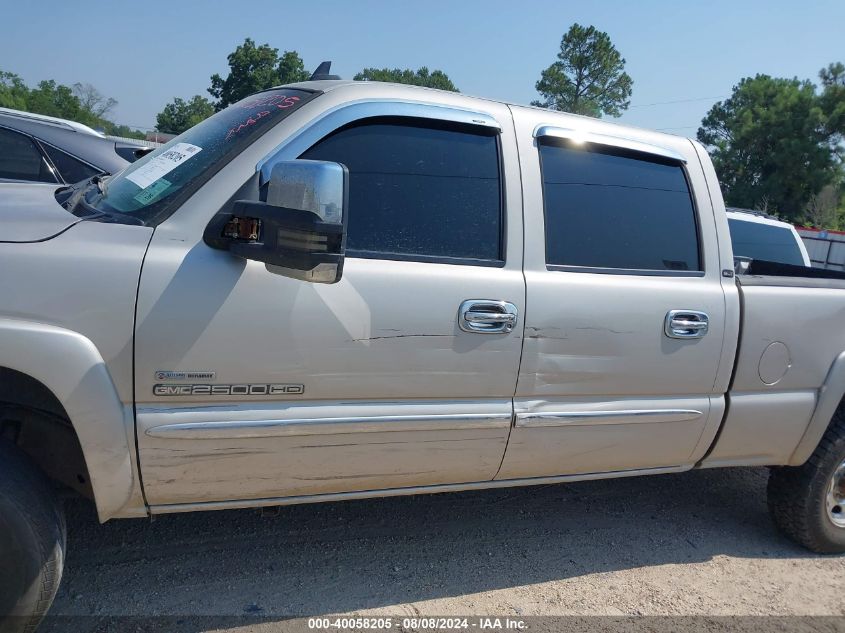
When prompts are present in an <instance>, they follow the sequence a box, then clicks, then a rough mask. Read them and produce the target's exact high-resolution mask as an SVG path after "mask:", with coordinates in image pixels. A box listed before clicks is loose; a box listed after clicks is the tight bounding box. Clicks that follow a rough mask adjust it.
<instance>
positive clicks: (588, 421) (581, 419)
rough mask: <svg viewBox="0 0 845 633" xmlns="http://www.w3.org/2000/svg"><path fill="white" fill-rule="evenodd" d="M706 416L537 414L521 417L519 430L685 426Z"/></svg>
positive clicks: (669, 412)
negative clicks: (611, 425) (523, 428)
mask: <svg viewBox="0 0 845 633" xmlns="http://www.w3.org/2000/svg"><path fill="white" fill-rule="evenodd" d="M702 415H704V414H703V412H701V411H697V410H695V409H634V410H625V411H537V412H530V413H518V414H517V416H516V426H518V427H533V426H537V427H544V426H581V425H592V424H637V423H654V422H684V421H689V420H696V419H698V418H700V417H701V416H702Z"/></svg>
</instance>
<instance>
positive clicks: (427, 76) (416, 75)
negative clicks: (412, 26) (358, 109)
mask: <svg viewBox="0 0 845 633" xmlns="http://www.w3.org/2000/svg"><path fill="white" fill-rule="evenodd" d="M353 79H354V80H355V81H386V82H389V83H394V84H410V85H412V86H426V87H427V88H437V89H439V90H448V91H450V92H460V90H458V88H457V87H456V86H455V84H453V83H452V80H451V79H449V76H448V75H447V74H446V73H444V72H443V71H442V70H434V71H432V72H429V70H428V68H427V67H426V66H423V67H422V68H420V69H418V70H411V69H410V68H406V69H405V70H402V69H399V68H393V69H390V68H381V69H379V68H365V69H364V70H362V71H361V72H359V73H358V74H357V75H355V76H354V77H353Z"/></svg>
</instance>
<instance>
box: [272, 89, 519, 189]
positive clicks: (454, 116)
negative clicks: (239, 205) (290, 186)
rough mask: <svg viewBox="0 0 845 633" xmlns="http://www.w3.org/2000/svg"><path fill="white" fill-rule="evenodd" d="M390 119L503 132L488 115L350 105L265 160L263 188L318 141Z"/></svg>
mask: <svg viewBox="0 0 845 633" xmlns="http://www.w3.org/2000/svg"><path fill="white" fill-rule="evenodd" d="M388 116H395V117H406V118H409V119H431V120H434V121H447V122H450V123H462V124H465V125H475V126H478V127H480V128H485V129H491V130H495V131H496V133H501V131H502V126H501V125H500V124H499V122H498V121H497V120H496V119H495V118H494V117H493V116H492V115H490V114H487V113H486V112H479V111H475V110H466V109H463V108H456V107H453V106H443V105H437V104H433V103H424V102H420V101H408V100H400V99H362V100H359V101H351V102H349V103H343V104H340V105H337V106H335V107H333V108H330V109H328V110H326V111H325V112H323V113H322V114H320V115H319V116H318V117H317V118H315V119H313V120H311V121H310V122H309V123H308V124H307V125H305V126H304V127H302V128H300V129H299V130H297V131H296V132H294V133H293V134H291V135H290V136H289V137H288V138H286V139H285V140H284V141H283V142H282V143H280V144H279V145H277V146H276V147H275V148H273V150H272V151H271V152H269V153H268V154H267V155H266V156H265V157H264V158H262V159H261V160H260V161H259V162H258V164H257V165H256V171H257V172H259V173H260V174H261V179H260V184H263V183H265V182H267V180H268V178H269V176H270V170H272V168H273V165H275V163H276V162H277V161H282V160H294V159H296V158H297V157H299V155H300V154H302V153H303V152H304V151H306V150H307V149H309V148H310V147H311V146H312V145H314V144H315V143H316V142H317V141H319V140H321V139H323V138H324V137H326V136H328V135H329V134H331V133H332V132H334V131H335V130H337V129H339V128H341V127H343V126H344V125H348V124H349V123H354V122H356V121H361V120H363V119H371V118H375V117H388Z"/></svg>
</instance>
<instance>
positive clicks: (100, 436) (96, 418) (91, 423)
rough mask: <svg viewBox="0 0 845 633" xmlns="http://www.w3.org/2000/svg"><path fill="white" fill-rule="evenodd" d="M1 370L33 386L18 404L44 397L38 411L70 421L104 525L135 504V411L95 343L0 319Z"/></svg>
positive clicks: (50, 328)
mask: <svg viewBox="0 0 845 633" xmlns="http://www.w3.org/2000/svg"><path fill="white" fill-rule="evenodd" d="M0 367H2V368H4V369H5V372H4V374H0V380H2V378H3V375H5V376H6V377H7V379H9V377H10V376H20V375H23V376H25V377H27V378H28V379H29V381H30V382H29V384H30V385H32V390H31V391H30V392H29V393H26V391H27V390H25V392H24V393H18V394H17V395H16V396H14V398H15V399H14V401H13V403H14V404H19V405H21V406H32V405H33V404H38V403H33V402H32V401H33V400H34V399H37V398H41V397H43V398H44V400H43V402H42V403H41V404H40V406H37V407H35V408H37V409H39V410H41V411H45V412H47V413H48V414H51V415H55V416H61V417H64V418H66V419H67V421H68V422H69V423H70V426H71V427H72V429H73V432H74V434H75V436H76V438H77V439H78V441H79V446H80V448H81V450H82V455H83V458H84V461H85V466H86V469H87V473H88V477H89V480H90V485H91V488H92V492H93V497H94V502H95V503H96V506H97V513H98V515H99V518H100V521H106V520H107V519H109V518H112V517H114V516H115V515H117V514H118V513H119V512H120V511H121V509H123V508H124V507H126V506H127V505H128V504H129V503H130V502H131V501H132V499H133V496H134V494H135V492H136V485H137V484H136V477H135V471H134V468H133V463H132V460H133V455H134V451H133V450H132V447H131V446H130V438H131V436H130V434H129V433H128V432H127V429H131V428H132V407H131V405H130V406H125V405H124V404H123V403H122V402H121V401H120V399H119V397H118V395H117V390H116V388H115V385H114V382H113V381H112V378H111V375H110V373H109V371H108V368H107V366H106V363H105V361H104V360H103V358H102V356H101V355H100V353H99V351H98V350H97V347H96V346H95V345H94V343H93V342H92V341H91V340H90V339H88V338H86V337H85V336H83V335H81V334H79V333H77V332H73V331H71V330H67V329H64V328H60V327H56V326H52V325H47V324H41V323H31V322H26V321H17V320H13V319H0ZM11 372H14V373H11ZM18 380H19V379H18ZM25 382H26V381H25ZM36 385H37V386H36ZM8 391H9V390H7V393H8ZM46 394H49V397H48V396H46Z"/></svg>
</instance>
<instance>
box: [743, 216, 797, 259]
mask: <svg viewBox="0 0 845 633" xmlns="http://www.w3.org/2000/svg"><path fill="white" fill-rule="evenodd" d="M728 225H729V226H730V229H731V243H732V244H733V251H734V257H748V258H750V259H762V260H765V261H767V262H778V263H781V264H793V265H795V266H804V264H805V262H804V257H803V256H802V255H801V248H800V247H799V246H798V242H797V241H796V239H795V234H794V233H793V232H792V231H790V230H789V229H788V228H786V227H782V226H772V225H771V224H763V223H762V222H749V221H747V220H735V219H733V218H731V219H729V220H728Z"/></svg>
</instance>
